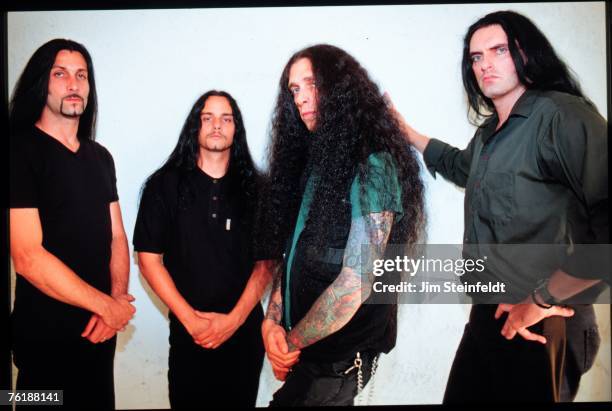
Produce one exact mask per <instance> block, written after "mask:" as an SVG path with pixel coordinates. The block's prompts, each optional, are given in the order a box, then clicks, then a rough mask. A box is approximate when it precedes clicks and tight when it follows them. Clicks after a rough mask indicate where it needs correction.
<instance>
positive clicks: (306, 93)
mask: <svg viewBox="0 0 612 411" xmlns="http://www.w3.org/2000/svg"><path fill="white" fill-rule="evenodd" d="M311 98H312V90H311V89H310V88H309V87H303V88H301V89H300V91H299V92H298V94H297V96H296V97H295V101H296V102H297V104H298V105H299V106H302V105H304V104H306V103H308V102H309V101H310V99H311Z"/></svg>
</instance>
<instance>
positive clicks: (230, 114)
mask: <svg viewBox="0 0 612 411" xmlns="http://www.w3.org/2000/svg"><path fill="white" fill-rule="evenodd" d="M204 114H208V115H210V116H214V113H212V112H210V111H203V112H201V113H200V115H202V116H203V115H204ZM221 116H222V117H224V116H229V117H234V115H233V114H232V113H222V114H221Z"/></svg>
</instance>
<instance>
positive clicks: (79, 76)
mask: <svg viewBox="0 0 612 411" xmlns="http://www.w3.org/2000/svg"><path fill="white" fill-rule="evenodd" d="M77 77H78V78H79V79H80V80H87V73H79V74H77Z"/></svg>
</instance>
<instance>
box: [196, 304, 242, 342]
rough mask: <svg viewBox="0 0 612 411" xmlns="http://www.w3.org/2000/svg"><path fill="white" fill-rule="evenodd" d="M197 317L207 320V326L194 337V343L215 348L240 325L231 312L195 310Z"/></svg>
mask: <svg viewBox="0 0 612 411" xmlns="http://www.w3.org/2000/svg"><path fill="white" fill-rule="evenodd" d="M195 314H196V316H197V317H198V318H200V319H202V320H207V321H208V322H209V324H208V328H207V329H206V330H204V331H203V332H202V333H201V334H199V335H198V336H196V337H195V338H194V341H195V343H196V344H198V345H201V346H202V347H204V348H210V349H213V350H214V349H215V348H217V347H219V346H220V345H221V344H223V343H224V342H225V341H227V339H228V338H230V337H231V336H232V335H234V333H235V332H236V330H237V329H238V328H239V327H240V323H239V322H238V319H237V318H235V317H234V316H232V315H231V314H222V313H213V312H201V311H195Z"/></svg>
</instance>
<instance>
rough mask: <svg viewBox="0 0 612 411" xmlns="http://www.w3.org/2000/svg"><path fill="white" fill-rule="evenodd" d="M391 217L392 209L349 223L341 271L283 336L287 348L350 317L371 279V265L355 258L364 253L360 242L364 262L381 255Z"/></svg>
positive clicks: (310, 341) (305, 343) (322, 335)
mask: <svg viewBox="0 0 612 411" xmlns="http://www.w3.org/2000/svg"><path fill="white" fill-rule="evenodd" d="M393 218H394V214H393V212H390V211H383V212H381V213H372V214H368V215H367V216H365V217H363V218H358V219H355V220H353V221H352V222H351V229H350V232H349V236H348V239H347V243H346V249H345V251H344V260H343V266H342V270H341V271H340V274H339V275H338V277H337V278H336V279H335V280H334V282H333V283H332V284H331V285H330V286H329V287H327V288H326V289H325V291H324V292H323V294H321V295H320V296H319V298H317V300H316V301H315V303H314V304H313V306H312V307H310V310H308V312H307V313H306V315H305V316H304V318H303V319H302V320H301V321H300V322H299V323H298V324H297V325H296V326H295V327H294V328H293V329H292V330H291V332H289V334H288V335H287V341H288V343H289V348H290V350H294V349H296V348H298V349H300V348H302V347H306V346H308V345H311V344H314V343H315V342H317V341H319V340H321V339H323V338H325V337H327V336H328V335H330V334H333V333H335V332H336V331H338V330H339V329H340V328H342V327H344V326H345V325H346V324H347V323H348V322H349V321H350V319H351V318H353V315H355V313H356V312H357V310H358V309H359V307H360V306H361V303H362V301H364V300H365V299H367V297H368V296H369V294H370V283H371V280H372V266H371V264H370V265H369V266H362V265H361V260H362V259H361V258H355V257H356V256H359V255H360V254H361V253H362V252H364V251H363V250H364V248H363V247H362V246H363V245H368V247H367V248H366V249H367V250H368V253H370V254H371V255H370V256H368V258H366V259H365V261H370V262H371V261H374V259H377V258H380V257H381V256H382V255H383V253H384V250H385V247H386V244H387V241H388V239H389V234H390V232H391V226H392V224H393ZM362 280H363V282H364V284H363V286H364V290H363V291H364V293H363V295H362Z"/></svg>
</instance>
